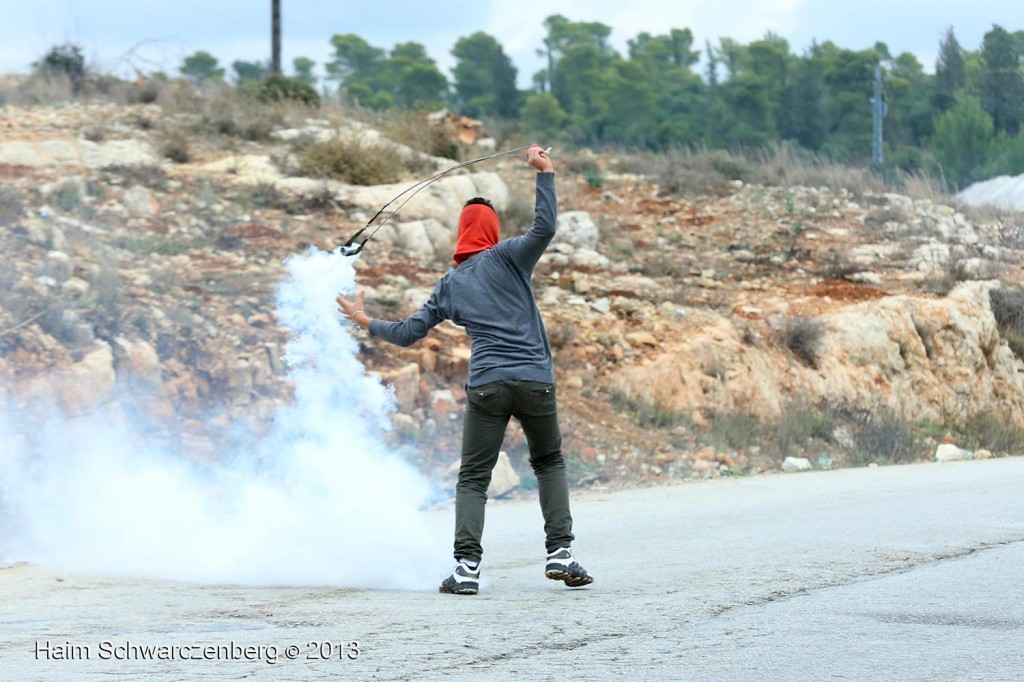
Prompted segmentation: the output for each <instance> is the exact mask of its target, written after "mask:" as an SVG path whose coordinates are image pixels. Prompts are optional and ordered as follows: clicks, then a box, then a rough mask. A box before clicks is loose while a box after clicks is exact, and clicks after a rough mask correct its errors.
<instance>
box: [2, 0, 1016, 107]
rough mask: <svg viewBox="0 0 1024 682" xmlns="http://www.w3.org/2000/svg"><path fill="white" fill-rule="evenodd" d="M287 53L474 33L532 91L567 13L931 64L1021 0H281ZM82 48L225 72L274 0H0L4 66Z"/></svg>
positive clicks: (265, 45) (442, 42)
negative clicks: (550, 38) (909, 56)
mask: <svg viewBox="0 0 1024 682" xmlns="http://www.w3.org/2000/svg"><path fill="white" fill-rule="evenodd" d="M281 5H282V25H283V29H282V30H283V38H282V42H283V48H282V49H283V61H284V64H285V67H286V70H289V69H290V65H291V62H292V59H293V58H294V57H297V56H304V57H308V58H310V59H313V60H315V61H316V62H317V63H318V65H319V66H318V68H317V70H318V71H320V69H321V68H322V65H323V63H324V62H325V61H327V60H329V59H330V54H331V48H330V39H331V36H332V35H335V34H345V33H355V34H356V35H359V36H361V37H362V38H363V39H365V40H366V41H367V42H368V43H370V44H371V45H374V46H376V47H380V48H384V49H387V50H389V49H391V48H392V47H394V45H395V44H397V43H402V42H409V41H415V42H418V43H421V44H423V45H424V46H425V47H426V49H427V52H428V54H429V55H430V56H431V57H432V58H433V59H434V60H435V61H436V62H437V65H438V67H439V68H440V69H441V70H442V72H444V73H445V75H447V76H449V77H450V75H451V68H452V66H453V65H454V60H453V59H452V57H451V55H450V51H451V48H452V46H453V45H454V44H455V42H456V41H457V40H458V39H459V38H460V37H463V36H468V35H470V34H472V33H474V32H476V31H484V32H486V33H489V34H490V35H492V36H494V37H495V38H496V39H497V40H498V42H500V43H501V44H502V46H503V47H504V49H505V52H506V53H507V54H508V55H509V57H510V58H511V59H512V61H513V63H514V64H515V66H516V67H517V68H518V69H519V84H520V86H521V87H527V86H529V84H530V83H531V82H532V76H533V74H534V73H536V72H537V71H538V70H540V69H541V68H542V63H541V60H540V58H539V57H538V56H537V54H536V51H537V49H538V48H539V47H541V45H542V43H541V41H542V39H543V37H544V33H545V30H544V26H543V22H544V19H545V18H546V17H548V16H550V15H552V14H562V15H563V16H565V17H566V18H568V19H570V20H572V21H600V22H602V23H604V24H606V25H608V26H610V27H612V34H611V38H610V41H611V43H612V46H613V47H614V48H615V49H617V50H618V51H619V52H620V54H623V55H625V54H626V44H627V41H628V40H629V39H630V38H632V37H634V36H636V35H637V34H638V33H640V32H643V31H646V32H648V33H652V34H664V33H667V32H668V30H669V29H672V28H689V29H690V30H691V31H692V32H693V34H694V42H695V45H696V46H697V47H699V48H701V49H703V47H704V44H705V41H711V43H712V44H713V45H717V43H718V41H719V39H721V38H723V37H728V38H732V39H734V40H738V41H740V42H742V43H748V42H750V41H752V40H756V39H758V38H761V37H763V36H764V35H765V34H766V33H767V32H769V31H771V32H773V33H775V34H777V35H780V36H782V37H783V38H785V39H787V40H788V41H789V44H790V50H791V51H792V52H794V53H796V54H802V53H803V52H804V51H805V50H806V49H807V48H808V47H809V46H810V45H811V44H812V42H813V41H818V42H824V41H826V40H831V41H832V42H834V43H836V44H837V45H839V46H840V47H844V48H849V49H866V48H869V47H872V46H873V45H874V44H875V43H876V42H877V41H881V42H884V43H886V44H887V45H888V46H889V49H890V51H891V52H892V53H893V54H894V55H896V54H899V53H901V52H912V53H914V54H915V55H916V56H917V57H918V59H919V60H920V61H921V63H922V64H923V65H924V67H925V70H927V71H929V72H932V71H933V70H934V66H935V57H936V54H937V52H938V46H939V42H940V40H941V39H942V36H943V35H944V33H945V31H946V29H947V28H948V27H952V28H953V29H954V32H955V34H956V36H957V40H958V41H959V42H960V44H961V45H962V46H964V47H965V48H967V49H971V50H976V49H978V48H979V47H980V45H981V41H982V37H983V36H984V34H985V32H986V31H988V30H990V29H991V28H992V26H993V24H999V25H1000V26H1002V27H1003V28H1005V29H1007V30H1009V31H1017V30H1024V2H1021V1H1020V0H970V1H967V0H490V1H486V0H475V1H471V0H449V1H447V2H432V1H430V0H418V1H402V2H389V1H387V0H376V1H374V0H282V1H281ZM67 42H72V43H76V44H78V45H80V46H81V47H82V48H83V51H84V53H85V56H86V59H87V61H88V63H90V64H92V65H94V66H95V67H97V68H98V70H100V71H106V72H112V73H118V74H120V75H134V74H135V73H136V72H142V73H146V72H152V71H155V70H162V71H165V72H167V73H169V74H171V75H176V74H177V69H178V67H179V66H180V65H181V62H182V59H183V58H184V57H185V56H187V55H190V54H192V53H194V52H196V51H197V50H206V51H207V52H210V53H212V54H213V55H214V56H216V57H217V58H218V59H219V61H220V64H221V65H222V66H224V67H225V68H227V70H228V73H231V68H230V65H231V63H232V62H233V61H235V60H237V59H241V60H245V61H258V60H267V59H268V58H269V52H270V2H269V1H268V0H175V1H174V2H170V1H168V0H149V1H148V2H140V1H139V0H0V74H3V73H12V72H15V73H17V72H25V71H27V70H28V69H29V68H30V66H31V64H32V62H33V61H35V60H37V59H39V58H40V57H41V56H42V55H43V54H45V53H46V51H47V50H48V49H49V48H50V47H52V46H54V45H58V44H63V43H67Z"/></svg>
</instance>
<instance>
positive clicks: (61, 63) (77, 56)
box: [33, 43, 86, 94]
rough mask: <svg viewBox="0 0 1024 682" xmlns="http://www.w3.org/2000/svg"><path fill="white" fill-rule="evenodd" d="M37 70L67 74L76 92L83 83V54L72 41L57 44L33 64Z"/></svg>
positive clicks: (84, 74)
mask: <svg viewBox="0 0 1024 682" xmlns="http://www.w3.org/2000/svg"><path fill="white" fill-rule="evenodd" d="M33 66H34V67H35V69H36V71H37V72H41V73H45V74H50V75H62V76H67V78H68V80H69V81H71V89H72V91H73V92H74V93H76V94H77V93H78V92H80V91H81V90H82V87H83V86H84V85H85V76H86V71H85V56H84V55H83V54H82V48H81V47H79V46H78V45H74V44H72V43H65V44H64V45H57V46H55V47H53V48H50V51H49V52H47V53H46V55H45V56H44V57H43V58H42V59H40V60H39V61H38V62H36V63H35V64H33Z"/></svg>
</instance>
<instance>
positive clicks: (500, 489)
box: [487, 452, 520, 497]
mask: <svg viewBox="0 0 1024 682" xmlns="http://www.w3.org/2000/svg"><path fill="white" fill-rule="evenodd" d="M519 483H520V480H519V474H517V473H516V470H515V469H514V468H513V467H512V461H511V460H510V459H509V458H508V453H507V452H499V453H498V462H497V463H496V464H495V465H494V470H493V471H492V472H491V485H490V486H488V488H487V496H488V497H501V496H502V495H508V494H509V493H510V492H512V491H513V490H515V489H516V488H518V487H519Z"/></svg>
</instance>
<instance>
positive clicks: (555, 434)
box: [455, 381, 573, 561]
mask: <svg viewBox="0 0 1024 682" xmlns="http://www.w3.org/2000/svg"><path fill="white" fill-rule="evenodd" d="M466 402H467V405H466V423H465V426H464V428H463V431H462V466H461V468H460V469H459V482H458V484H457V485H456V486H455V558H456V559H458V558H466V559H470V560H472V561H479V560H480V557H481V555H482V554H483V549H482V548H481V546H480V538H481V537H482V536H483V532H484V505H485V504H486V503H487V486H488V485H490V483H491V471H492V470H493V469H494V465H495V463H497V461H498V451H499V450H500V449H501V443H502V440H503V439H504V438H505V428H506V427H507V426H508V420H509V418H511V417H515V418H516V419H517V420H519V423H520V424H521V425H522V427H523V434H524V435H525V436H526V442H527V444H528V445H529V447H530V466H532V467H533V473H534V474H535V475H536V476H537V490H538V493H539V495H540V509H541V513H542V514H543V516H544V534H545V545H546V547H547V550H548V552H553V551H554V550H556V549H558V548H559V547H568V546H569V545H570V544H571V543H572V540H573V535H572V515H571V514H570V513H569V483H568V480H567V479H566V475H565V460H564V459H563V458H562V434H561V431H559V429H558V409H557V407H556V399H555V385H554V384H542V383H537V382H535V381H496V382H494V383H490V384H484V385H483V386H477V387H475V388H467V389H466Z"/></svg>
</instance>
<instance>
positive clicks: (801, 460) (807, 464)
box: [782, 457, 811, 473]
mask: <svg viewBox="0 0 1024 682" xmlns="http://www.w3.org/2000/svg"><path fill="white" fill-rule="evenodd" d="M810 469H811V461H810V460H809V459H807V458H806V457H787V458H786V459H785V460H783V462H782V470H783V471H785V472H786V473H793V472H796V471H809V470H810Z"/></svg>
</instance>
